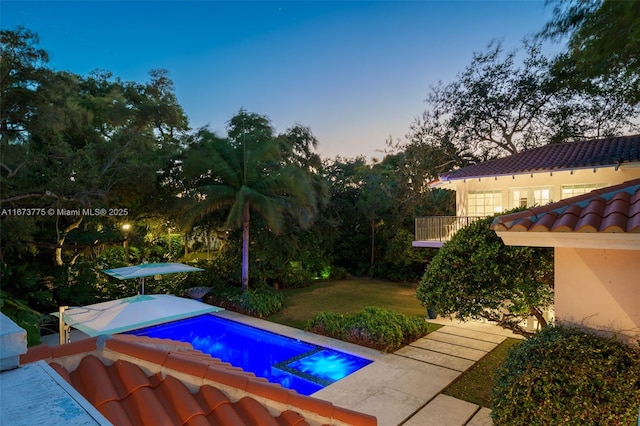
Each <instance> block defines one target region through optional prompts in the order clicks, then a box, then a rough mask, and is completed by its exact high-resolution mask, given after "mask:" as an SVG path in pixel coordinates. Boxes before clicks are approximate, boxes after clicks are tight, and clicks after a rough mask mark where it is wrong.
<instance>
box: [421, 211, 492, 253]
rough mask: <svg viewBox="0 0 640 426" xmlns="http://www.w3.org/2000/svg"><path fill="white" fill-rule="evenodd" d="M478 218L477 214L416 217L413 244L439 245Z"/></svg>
mask: <svg viewBox="0 0 640 426" xmlns="http://www.w3.org/2000/svg"><path fill="white" fill-rule="evenodd" d="M478 219H480V217H477V216H432V217H417V218H416V225H415V231H416V233H415V241H414V244H413V245H414V246H424V247H440V246H442V243H445V242H447V241H449V240H450V239H451V237H453V235H454V234H455V233H456V232H458V230H459V229H460V228H463V227H465V226H467V225H469V224H470V223H472V222H474V221H476V220H478Z"/></svg>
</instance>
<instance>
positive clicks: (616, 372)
mask: <svg viewBox="0 0 640 426" xmlns="http://www.w3.org/2000/svg"><path fill="white" fill-rule="evenodd" d="M492 405H493V407H492V408H493V411H492V417H493V419H494V422H495V424H497V425H506V424H508V425H559V424H562V425H632V424H636V422H637V420H638V407H639V406H640V350H638V349H637V348H631V347H628V346H625V345H624V344H622V343H619V342H617V341H615V340H614V339H607V338H603V337H599V336H596V335H593V334H589V333H586V332H583V331H579V330H577V329H574V328H565V327H561V326H549V327H546V328H545V329H543V330H542V331H541V332H539V333H538V334H537V335H535V336H534V337H532V338H530V339H528V340H526V341H524V342H523V343H522V344H520V345H518V346H517V347H515V348H514V349H512V350H511V351H510V352H509V355H508V357H507V359H506V360H505V362H504V364H503V365H502V367H500V368H499V369H498V371H497V373H496V379H495V386H494V389H493V392H492Z"/></svg>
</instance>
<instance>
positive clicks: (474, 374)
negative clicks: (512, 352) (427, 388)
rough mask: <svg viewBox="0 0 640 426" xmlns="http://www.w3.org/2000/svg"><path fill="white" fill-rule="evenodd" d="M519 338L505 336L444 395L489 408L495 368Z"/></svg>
mask: <svg viewBox="0 0 640 426" xmlns="http://www.w3.org/2000/svg"><path fill="white" fill-rule="evenodd" d="M519 342H521V340H518V339H512V338H507V339H506V340H505V341H504V342H502V343H500V344H499V345H498V346H497V347H496V348H495V349H494V350H492V351H491V352H489V353H488V354H487V355H486V356H484V357H483V358H482V359H481V360H480V361H478V362H477V363H476V364H475V365H474V366H473V367H472V368H471V369H470V370H468V371H467V372H466V373H464V374H463V375H462V376H460V377H459V378H458V379H457V380H456V381H455V382H453V383H452V384H451V385H449V387H448V388H446V389H445V390H444V392H443V393H444V394H445V395H449V396H452V397H454V398H458V399H462V400H464V401H468V402H472V403H474V404H478V405H480V406H482V407H486V408H491V388H492V387H493V377H494V374H495V371H496V369H497V368H498V367H499V366H500V365H501V364H502V362H503V361H504V359H505V357H506V356H507V353H508V352H509V349H510V348H511V347H513V346H514V345H517V344H518V343H519Z"/></svg>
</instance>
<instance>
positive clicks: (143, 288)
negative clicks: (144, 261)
mask: <svg viewBox="0 0 640 426" xmlns="http://www.w3.org/2000/svg"><path fill="white" fill-rule="evenodd" d="M142 294H144V277H142Z"/></svg>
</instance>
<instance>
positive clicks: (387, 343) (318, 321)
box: [307, 306, 428, 352]
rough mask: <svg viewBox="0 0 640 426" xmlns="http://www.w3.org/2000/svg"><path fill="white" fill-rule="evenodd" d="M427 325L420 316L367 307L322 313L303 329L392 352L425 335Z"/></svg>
mask: <svg viewBox="0 0 640 426" xmlns="http://www.w3.org/2000/svg"><path fill="white" fill-rule="evenodd" d="M427 327H428V325H427V323H426V321H425V320H424V318H420V317H410V316H407V315H404V314H400V313H397V312H393V311H390V310H387V309H382V308H378V307H374V306H368V307H366V308H364V309H363V310H362V311H360V312H358V313H356V314H353V315H350V314H337V313H333V312H322V313H320V314H318V315H316V316H315V317H313V318H312V319H311V320H310V321H309V323H308V325H307V330H309V331H311V332H314V333H317V334H322V335H324V336H329V337H333V338H336V339H340V340H344V341H347V342H351V343H355V344H358V345H362V346H368V347H370V348H374V349H380V350H382V351H385V352H393V351H395V350H396V349H398V348H400V347H401V346H403V345H406V344H408V343H410V342H413V341H414V340H416V339H418V338H420V337H422V336H424V335H425V334H427V332H428V330H427Z"/></svg>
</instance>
